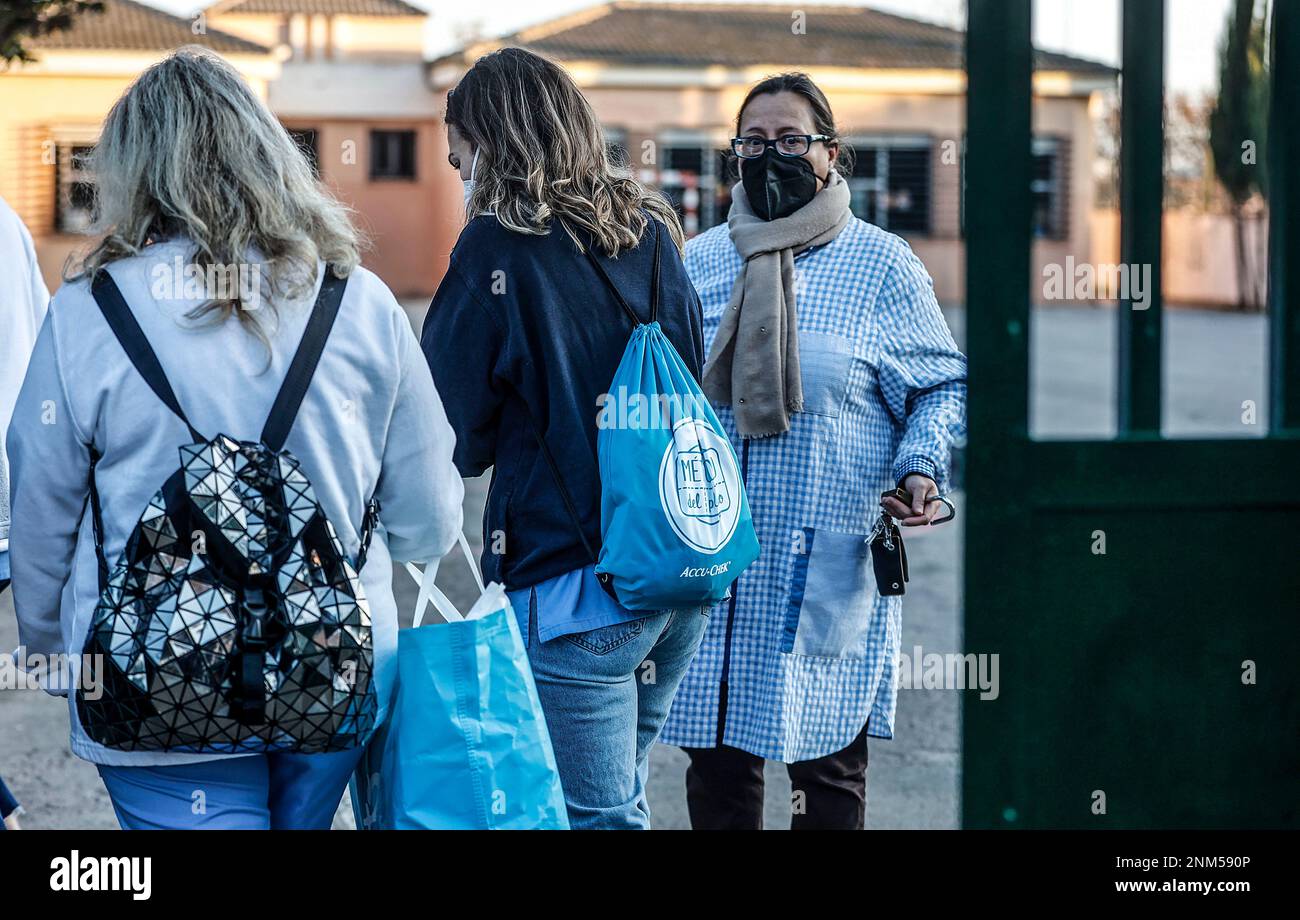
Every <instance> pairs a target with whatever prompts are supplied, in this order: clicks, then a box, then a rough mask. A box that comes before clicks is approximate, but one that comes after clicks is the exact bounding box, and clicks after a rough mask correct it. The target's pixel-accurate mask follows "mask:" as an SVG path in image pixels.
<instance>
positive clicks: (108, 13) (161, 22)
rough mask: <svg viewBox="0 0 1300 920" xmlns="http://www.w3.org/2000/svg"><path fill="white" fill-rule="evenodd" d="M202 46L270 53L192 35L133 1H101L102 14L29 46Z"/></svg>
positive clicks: (221, 36) (211, 33)
mask: <svg viewBox="0 0 1300 920" xmlns="http://www.w3.org/2000/svg"><path fill="white" fill-rule="evenodd" d="M181 45H202V46H203V47H205V48H211V49H212V50H213V51H220V52H225V53H234V54H239V53H243V54H268V53H269V52H270V49H268V48H264V47H262V46H261V45H258V44H255V43H253V42H250V41H246V40H245V39H242V38H237V37H236V36H234V35H229V34H227V33H225V32H221V31H218V30H217V29H213V28H208V29H207V30H206V32H205V33H203V34H200V35H195V34H194V32H193V30H192V29H191V22H190V20H188V19H182V18H180V17H178V16H172V15H170V14H168V13H164V12H163V11H162V10H157V9H154V8H153V7H151V6H145V5H144V4H142V3H136V2H135V0H105V2H104V10H103V11H102V12H98V13H96V12H88V13H82V14H81V15H79V16H78V17H77V18H76V19H74V20H73V23H72V25H71V26H70V27H68V28H67V29H64V30H63V31H61V32H55V33H53V34H52V35H43V36H41V37H40V38H38V39H34V40H33V41H32V42H31V47H32V49H33V50H35V51H41V50H46V51H49V50H56V49H57V50H77V51H83V50H90V51H170V50H171V49H173V48H179V47H180V46H181Z"/></svg>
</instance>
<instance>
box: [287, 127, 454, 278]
mask: <svg viewBox="0 0 1300 920" xmlns="http://www.w3.org/2000/svg"><path fill="white" fill-rule="evenodd" d="M285 123H286V125H287V126H288V127H291V128H315V129H316V130H317V132H318V134H317V151H318V156H319V161H320V170H321V178H322V179H323V180H324V181H325V183H326V184H327V185H329V186H330V187H331V188H332V189H333V190H334V192H335V193H336V194H337V195H338V196H339V198H340V199H341V200H342V201H344V202H346V203H347V204H348V205H350V206H351V207H352V208H353V209H354V210H355V211H356V221H357V225H358V226H359V227H360V229H361V230H362V231H363V232H364V233H365V234H366V235H367V236H369V238H370V240H371V249H370V250H369V251H368V252H367V253H366V254H365V257H364V258H363V263H364V264H365V265H366V267H367V268H370V269H371V270H373V271H374V272H375V273H376V274H378V275H379V276H380V277H381V278H383V280H384V282H385V283H386V284H387V285H388V286H389V287H390V288H392V290H393V292H394V293H395V294H397V295H398V296H399V297H406V296H425V295H428V294H431V293H432V292H433V291H434V290H435V289H436V288H437V286H438V282H439V281H440V280H441V278H442V275H443V273H444V272H445V271H446V270H447V257H448V255H449V254H450V253H451V248H452V246H453V245H454V244H455V242H456V237H457V235H458V234H459V233H460V228H461V185H460V180H459V179H458V178H457V176H456V173H455V172H454V171H453V170H452V168H451V167H450V166H449V165H448V163H447V141H446V134H445V132H444V130H443V127H442V124H441V123H440V122H438V121H433V120H428V121H324V122H322V121H313V120H306V119H286V122H285ZM371 129H414V130H416V132H417V134H416V141H415V155H416V178H415V180H414V181H405V180H394V179H385V180H378V181H372V180H371V179H370V147H369V144H370V131H371Z"/></svg>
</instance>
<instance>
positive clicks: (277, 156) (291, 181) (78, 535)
mask: <svg viewBox="0 0 1300 920" xmlns="http://www.w3.org/2000/svg"><path fill="white" fill-rule="evenodd" d="M93 169H94V174H95V176H96V178H97V188H98V206H99V215H98V220H99V224H100V230H101V235H100V238H99V240H98V242H97V243H96V244H95V245H94V247H93V248H92V249H91V250H90V251H89V253H88V254H87V255H86V256H85V257H84V259H83V260H82V261H81V263H80V264H79V265H77V266H76V267H75V268H74V270H72V271H71V273H70V274H69V276H68V277H67V279H66V283H65V284H64V285H63V287H62V288H61V289H60V290H59V291H58V294H57V295H56V296H55V298H54V301H53V303H52V304H51V306H50V309H49V315H48V317H47V319H46V321H45V324H44V327H43V328H42V330H41V332H40V335H39V337H38V339H37V342H36V347H35V353H34V354H33V356H32V359H31V364H30V367H29V369H28V372H27V376H26V379H25V381H24V383H23V386H22V390H21V393H20V395H19V397H18V404H17V408H16V409H15V411H14V417H13V423H12V425H11V427H10V429H9V438H8V449H9V457H10V460H11V463H12V473H13V522H12V533H11V540H12V542H11V547H12V553H13V560H12V561H13V586H14V598H15V604H16V608H17V614H18V624H19V630H20V637H21V641H22V644H23V645H24V646H25V651H26V658H25V659H24V660H25V661H27V662H29V663H31V662H35V661H37V660H39V659H38V658H37V656H49V657H52V658H54V659H55V660H59V659H60V658H64V656H66V658H67V659H72V660H75V659H76V657H77V656H79V655H81V654H82V653H83V650H84V651H85V652H87V653H89V654H87V656H86V657H87V659H89V660H87V661H85V662H84V664H85V665H86V666H87V667H88V668H89V669H90V672H89V673H92V674H93V675H94V676H95V677H96V679H97V680H96V682H93V683H90V684H87V683H86V682H85V681H84V680H83V681H82V682H81V685H80V686H78V687H77V688H75V690H72V692H69V699H70V707H69V708H70V711H71V721H72V749H73V752H74V753H76V754H77V755H78V756H80V757H82V758H84V759H86V760H89V761H91V762H93V763H95V764H96V765H97V766H98V768H99V771H100V775H101V777H102V778H103V781H104V783H105V785H106V786H107V788H108V792H109V795H110V797H111V799H112V802H113V806H114V809H115V810H116V812H117V816H118V820H119V822H120V823H121V824H122V826H123V827H124V828H191V827H202V828H241V829H250V828H252V829H256V828H327V827H329V825H330V821H331V819H332V816H333V814H334V811H335V809H336V807H337V805H338V803H339V800H340V798H341V796H342V792H343V790H344V788H345V787H346V785H347V782H348V778H349V776H350V775H351V773H352V770H353V768H354V766H355V764H356V762H357V759H358V757H359V754H360V750H361V747H360V745H361V744H362V743H364V741H365V739H366V737H367V735H368V732H369V731H370V730H371V729H372V728H373V726H374V725H376V724H378V723H379V722H381V721H382V720H383V719H384V717H385V712H386V708H387V701H388V697H389V692H390V691H391V688H392V679H393V670H394V660H393V657H394V656H393V653H394V651H395V647H396V639H397V617H396V610H395V606H394V601H393V592H392V584H391V578H392V564H391V563H392V560H393V559H394V558H398V559H413V560H428V559H431V558H434V557H438V556H440V555H441V554H442V553H443V552H445V551H446V550H447V549H448V548H449V547H450V546H451V545H452V543H453V542H454V540H455V538H456V535H457V533H458V532H459V529H460V523H461V509H460V502H461V497H462V494H463V493H462V486H461V482H460V479H459V477H457V476H456V473H455V469H454V468H453V466H452V464H451V454H452V444H453V440H454V436H453V434H452V432H451V429H450V427H449V426H448V424H447V421H446V417H445V415H444V413H443V410H442V406H441V403H440V401H439V398H438V394H437V392H436V391H435V389H434V385H433V380H432V378H431V376H430V374H429V370H428V367H427V366H426V364H425V362H424V361H423V360H422V359H421V356H420V353H419V351H418V347H417V343H416V340H415V336H414V335H413V333H412V331H411V327H410V324H409V322H408V320H407V318H406V316H405V314H404V313H403V311H402V310H401V308H400V307H399V306H398V304H397V302H396V300H395V299H394V298H393V295H392V294H391V293H390V292H389V290H388V289H387V288H386V287H385V286H384V284H383V282H381V281H380V280H379V279H378V278H377V277H375V276H374V275H373V274H371V273H370V272H368V271H366V270H365V269H364V268H361V267H360V265H359V264H358V263H359V258H358V240H357V236H356V233H355V232H354V230H353V228H352V225H351V223H350V220H349V216H348V214H347V212H346V210H345V209H344V208H343V207H342V206H341V205H340V204H339V203H338V202H337V201H335V200H334V199H333V198H332V197H331V196H330V195H329V194H328V193H327V192H326V191H325V190H324V189H323V187H322V186H321V184H320V182H319V181H318V180H317V179H316V178H315V176H314V174H313V173H312V170H311V168H310V166H309V165H308V163H307V161H306V160H305V159H304V157H303V155H302V153H301V152H300V151H299V149H298V148H297V147H296V146H295V144H294V142H293V140H292V139H291V138H290V137H289V135H288V133H287V132H286V131H285V130H284V128H283V127H282V126H281V125H280V124H279V122H278V121H276V119H275V118H274V117H273V116H272V115H271V114H270V112H269V111H267V109H266V107H265V106H264V105H263V104H262V103H261V102H260V101H259V100H258V99H257V97H256V96H255V95H254V94H253V92H252V91H251V90H250V89H249V87H248V86H247V85H246V84H245V83H244V81H243V80H242V79H241V78H240V76H239V75H238V74H237V73H236V72H235V70H234V69H233V68H231V67H230V66H229V65H228V64H227V63H225V62H224V61H222V60H221V59H220V58H219V57H217V56H215V55H213V54H210V53H208V52H205V51H203V50H201V49H194V48H185V49H181V50H180V51H178V52H176V53H175V54H173V55H172V56H170V57H168V58H167V59H166V60H164V61H162V62H160V63H158V64H156V65H154V66H153V67H151V68H149V69H148V70H147V71H146V72H145V73H144V74H143V75H141V76H140V78H139V79H138V80H137V81H136V82H135V83H134V84H133V85H132V86H131V87H130V88H129V89H128V90H127V91H126V92H125V94H124V95H123V96H122V97H121V98H120V99H119V100H118V101H117V103H116V104H115V105H114V106H113V109H112V111H111V112H110V113H109V115H108V118H107V120H106V121H105V123H104V127H103V132H102V135H101V137H100V140H99V143H98V146H97V147H96V149H95V152H94V155H93ZM313 371H314V372H313ZM264 421H265V426H264V424H263V423H264ZM200 432H202V434H200ZM259 432H261V433H260V435H259ZM178 458H179V461H178ZM178 462H180V463H181V470H178V469H177V466H178ZM181 471H183V472H184V476H183V477H181V476H180V473H181ZM151 496H152V498H151ZM83 509H85V510H84V511H83ZM142 509H144V510H143V512H142ZM182 521H189V522H192V523H193V525H194V527H195V529H194V530H193V531H192V532H191V531H190V530H189V529H188V528H183V527H182V525H181V524H180V523H179V522H182ZM58 676H59V675H58V674H56V673H55V672H54V671H53V670H47V671H46V673H45V679H46V680H47V681H49V682H50V684H49V686H48V688H49V689H51V690H56V689H58V688H57V686H56V684H57V683H60V682H56V681H55V678H56V677H58ZM65 692H68V691H65ZM340 701H341V702H340ZM340 707H341V708H340ZM313 720H315V721H314V722H313Z"/></svg>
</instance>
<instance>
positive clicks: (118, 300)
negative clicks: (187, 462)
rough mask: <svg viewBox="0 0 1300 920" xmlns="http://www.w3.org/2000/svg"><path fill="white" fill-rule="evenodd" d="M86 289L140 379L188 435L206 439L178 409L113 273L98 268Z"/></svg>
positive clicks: (196, 439)
mask: <svg viewBox="0 0 1300 920" xmlns="http://www.w3.org/2000/svg"><path fill="white" fill-rule="evenodd" d="M90 292H91V294H93V295H94V297H95V303H96V304H98V305H99V312H101V313H103V314H104V319H105V320H107V322H108V327H109V328H110V329H112V330H113V335H115V336H116V337H117V341H118V343H119V344H120V345H121V346H122V350H123V351H125V352H126V356H127V357H128V358H129V359H130V360H131V364H132V365H134V367H135V369H136V371H137V372H138V373H139V374H140V376H141V377H142V378H144V382H145V383H147V384H149V389H151V390H153V391H154V394H155V395H157V397H158V398H159V399H161V400H162V401H163V405H165V406H166V407H167V408H168V409H171V410H172V412H173V413H175V415H176V417H177V418H179V419H180V420H181V421H182V422H184V423H185V427H186V428H188V429H189V431H190V437H191V438H193V439H194V441H195V442H200V441H206V440H207V438H205V437H203V435H201V434H199V433H198V431H196V430H195V428H194V426H193V425H191V424H190V420H189V419H188V418H186V417H185V411H184V410H183V409H181V404H180V403H179V402H178V401H177V399H176V393H175V392H173V390H172V385H171V383H169V382H168V380H167V375H166V374H165V373H163V369H162V365H161V364H159V363H158V356H157V355H156V354H154V350H153V348H152V347H151V346H150V345H149V340H148V339H147V338H145V334H144V330H142V329H141V328H140V324H139V323H138V322H137V321H136V318H135V315H134V314H133V313H132V312H131V308H130V307H128V306H127V305H126V300H125V298H123V297H122V292H121V291H120V290H119V289H118V287H117V282H115V281H114V280H113V276H112V275H110V274H109V273H108V272H107V271H106V270H104V269H100V270H99V271H98V272H96V274H95V277H94V279H93V280H92V281H91V283H90Z"/></svg>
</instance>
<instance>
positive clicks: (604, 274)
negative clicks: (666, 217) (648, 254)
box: [587, 217, 659, 326]
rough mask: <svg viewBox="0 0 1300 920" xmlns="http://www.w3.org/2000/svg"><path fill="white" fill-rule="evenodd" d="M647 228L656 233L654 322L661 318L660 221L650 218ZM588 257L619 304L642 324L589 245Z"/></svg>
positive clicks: (637, 322) (653, 297)
mask: <svg viewBox="0 0 1300 920" xmlns="http://www.w3.org/2000/svg"><path fill="white" fill-rule="evenodd" d="M647 229H652V230H653V231H654V235H655V259H654V273H653V275H652V277H651V282H650V284H651V285H652V286H651V288H650V322H652V323H653V322H654V321H655V320H656V319H658V318H659V221H657V220H655V219H654V218H653V217H651V218H649V227H648V228H647ZM587 258H588V259H589V260H590V261H591V264H592V267H594V268H595V269H596V273H597V274H598V275H600V278H601V280H602V281H604V282H605V286H606V287H607V288H609V290H610V292H611V293H612V294H613V295H614V299H615V300H617V301H618V305H619V306H620V307H622V308H623V312H624V313H626V314H627V315H628V317H629V318H630V319H631V320H632V322H633V323H634V324H635V325H637V326H640V325H641V319H640V317H638V316H637V315H636V311H635V310H633V309H632V308H631V306H629V305H628V302H627V299H626V298H624V297H623V293H622V292H621V291H620V290H619V289H618V288H617V287H616V286H615V284H614V282H613V281H612V280H611V279H610V277H609V273H608V272H606V271H605V266H603V265H601V264H600V260H599V259H597V258H596V253H595V252H593V251H592V248H591V247H590V246H588V247H587Z"/></svg>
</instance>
